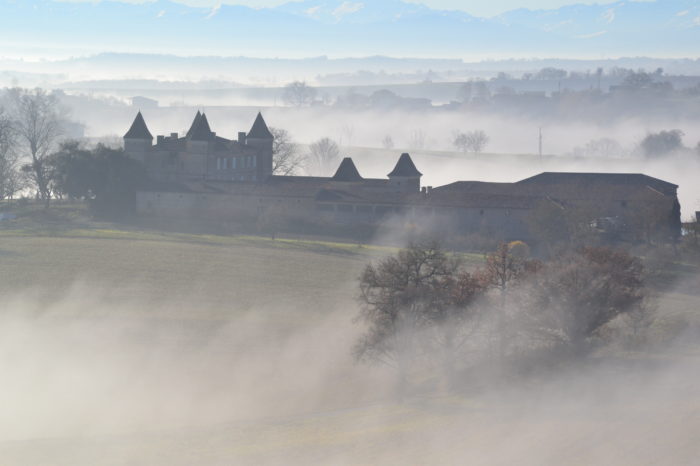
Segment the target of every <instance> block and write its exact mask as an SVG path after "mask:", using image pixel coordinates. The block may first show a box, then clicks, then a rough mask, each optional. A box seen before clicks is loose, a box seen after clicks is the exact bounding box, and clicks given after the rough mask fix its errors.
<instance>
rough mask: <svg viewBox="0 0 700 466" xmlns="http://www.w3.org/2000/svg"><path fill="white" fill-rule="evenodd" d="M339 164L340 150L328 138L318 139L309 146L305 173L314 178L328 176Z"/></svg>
mask: <svg viewBox="0 0 700 466" xmlns="http://www.w3.org/2000/svg"><path fill="white" fill-rule="evenodd" d="M339 162H340V148H339V147H338V144H336V142H335V141H333V140H332V139H329V138H323V139H319V140H318V141H316V142H314V143H313V144H311V146H309V156H308V157H307V159H306V169H307V171H308V172H309V173H310V174H312V175H316V176H326V175H329V174H330V173H331V172H332V171H333V170H334V169H335V168H336V167H337V165H338V163H339Z"/></svg>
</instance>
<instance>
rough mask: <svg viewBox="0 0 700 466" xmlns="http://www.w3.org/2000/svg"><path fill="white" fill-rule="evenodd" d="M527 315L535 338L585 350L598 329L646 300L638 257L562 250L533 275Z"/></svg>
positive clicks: (593, 250)
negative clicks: (531, 296) (563, 251)
mask: <svg viewBox="0 0 700 466" xmlns="http://www.w3.org/2000/svg"><path fill="white" fill-rule="evenodd" d="M534 277H535V279H534V280H533V282H532V286H531V292H532V294H533V299H532V301H531V302H530V303H529V304H530V306H529V310H528V316H529V319H530V328H531V329H532V330H533V331H534V332H535V333H536V335H537V336H538V338H539V339H542V338H543V337H544V338H548V339H550V340H551V341H554V342H558V343H563V344H566V345H569V346H570V348H571V349H572V350H573V351H574V353H575V354H580V353H582V352H584V351H585V350H586V348H587V347H588V345H587V344H588V343H590V341H591V339H592V338H593V337H595V336H596V335H597V334H598V332H599V331H600V329H601V328H603V327H604V326H605V325H607V324H608V323H610V322H611V321H612V320H613V319H615V318H616V317H617V316H619V315H623V314H626V313H628V312H632V311H634V310H636V309H639V308H640V306H643V305H644V303H645V301H646V298H647V296H646V288H645V269H644V266H643V264H642V262H641V261H640V260H639V259H638V258H636V257H634V256H631V255H630V254H628V253H627V252H625V251H622V250H614V249H609V248H583V249H580V250H578V251H568V252H566V253H564V254H562V255H560V256H559V257H557V258H556V259H555V260H553V261H552V262H549V263H547V264H546V265H545V266H544V267H543V268H542V270H540V271H539V273H537V274H535V275H534Z"/></svg>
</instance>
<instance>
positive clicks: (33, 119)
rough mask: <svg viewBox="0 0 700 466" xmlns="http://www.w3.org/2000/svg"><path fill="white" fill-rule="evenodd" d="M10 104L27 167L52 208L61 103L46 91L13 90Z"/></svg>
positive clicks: (38, 189)
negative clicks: (51, 156) (52, 155)
mask: <svg viewBox="0 0 700 466" xmlns="http://www.w3.org/2000/svg"><path fill="white" fill-rule="evenodd" d="M10 100H11V102H12V104H13V107H14V108H13V117H14V120H15V129H16V132H17V137H18V139H19V141H20V142H21V143H22V146H23V152H24V153H25V154H26V155H27V156H28V157H29V158H30V163H29V164H27V165H25V166H24V167H23V171H24V172H25V173H26V174H27V175H28V176H29V178H30V180H31V182H32V184H33V185H34V187H35V188H36V189H37V192H38V193H39V197H40V198H41V199H42V200H43V201H44V203H45V206H46V207H48V206H49V203H50V202H51V195H52V167H51V166H50V163H48V156H49V154H50V153H51V151H52V150H53V149H54V148H55V147H56V144H57V142H58V140H59V138H60V137H61V135H62V134H63V124H64V122H65V113H64V112H63V111H62V109H61V107H60V104H59V102H58V99H57V98H56V97H55V96H54V95H53V94H48V93H47V92H46V91H44V90H43V89H35V90H32V91H29V90H24V89H12V90H11V91H10Z"/></svg>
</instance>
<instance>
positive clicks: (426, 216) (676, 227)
mask: <svg viewBox="0 0 700 466" xmlns="http://www.w3.org/2000/svg"><path fill="white" fill-rule="evenodd" d="M273 142H274V137H273V135H272V134H271V133H270V131H269V129H268V127H267V125H266V124H265V121H264V119H263V117H262V115H261V114H258V115H257V118H256V119H255V122H254V123H253V126H252V128H251V129H250V131H249V132H248V133H239V134H238V139H237V140H229V139H225V138H222V137H220V136H217V135H216V133H214V132H212V131H211V129H210V127H209V123H208V121H207V117H206V115H204V114H200V113H199V112H198V113H197V115H196V116H195V118H194V121H193V122H192V126H191V128H190V130H189V131H188V132H187V134H186V135H184V136H182V137H180V136H178V135H177V134H175V133H173V134H171V135H170V136H168V137H166V136H158V138H157V140H156V144H155V145H154V144H153V136H152V135H151V133H150V132H149V130H148V128H147V126H146V123H145V121H144V119H143V116H142V115H141V113H139V114H138V115H137V116H136V119H135V120H134V123H133V124H132V126H131V128H130V129H129V131H128V132H127V133H126V135H125V136H124V146H125V151H126V153H127V154H128V155H129V156H131V157H133V158H135V159H137V160H140V161H142V162H143V163H144V164H145V165H146V167H147V169H148V172H149V173H150V175H151V178H153V180H154V187H153V188H152V189H150V190H148V191H144V192H140V193H138V194H137V210H138V212H139V213H140V214H142V215H148V216H174V217H183V218H201V219H209V220H214V221H227V222H230V221H236V220H241V221H250V220H251V219H256V218H260V217H261V216H263V215H274V216H278V217H281V218H284V219H285V220H287V221H291V222H302V223H307V224H322V225H329V224H330V225H348V226H351V225H377V224H379V223H382V222H384V221H386V220H387V219H389V218H394V219H396V218H399V219H401V220H402V221H403V222H404V223H406V224H412V225H421V226H430V225H434V226H436V228H439V229H440V230H449V231H451V232H452V233H454V234H463V235H469V234H481V235H485V236H489V237H494V238H500V239H505V240H513V239H522V240H528V239H530V237H531V232H530V230H531V228H530V225H531V222H532V215H533V212H535V211H536V209H538V208H540V207H541V206H543V205H544V206H549V207H551V208H553V209H556V210H561V211H562V215H563V213H564V211H567V210H569V211H571V210H573V209H576V210H577V211H580V212H584V213H585V214H584V215H587V217H586V218H582V219H581V221H582V222H584V224H588V225H590V227H591V228H596V229H600V230H615V231H616V232H618V231H625V230H626V231H627V232H629V230H630V229H635V228H639V229H646V230H648V229H650V228H653V229H654V231H655V232H656V233H658V235H659V236H663V237H665V238H667V239H674V238H677V237H678V236H679V235H680V228H681V223H680V205H679V203H678V199H677V188H678V186H676V185H675V184H672V183H668V182H666V181H663V180H659V179H657V178H653V177H650V176H647V175H643V174H620V173H541V174H539V175H536V176H533V177H530V178H527V179H524V180H522V181H518V182H516V183H487V182H480V181H458V182H455V183H451V184H448V185H445V186H439V187H435V188H431V187H421V181H420V180H421V177H422V176H423V175H422V173H421V172H420V171H418V169H417V168H416V166H415V164H414V163H413V160H412V159H411V157H410V155H409V154H401V156H400V157H399V159H398V161H397V163H396V166H395V167H394V169H393V170H392V171H391V172H390V173H389V174H388V175H387V177H386V178H364V177H362V176H361V175H360V172H359V171H358V170H357V167H356V166H355V164H354V163H353V161H352V159H350V158H345V159H343V161H342V162H341V164H340V166H339V167H338V170H337V171H336V173H335V174H334V175H333V176H332V177H309V176H275V175H273V174H272V156H273V154H272V147H273ZM652 217H653V218H652ZM646 220H648V221H646ZM646 233H647V234H648V231H647V232H646Z"/></svg>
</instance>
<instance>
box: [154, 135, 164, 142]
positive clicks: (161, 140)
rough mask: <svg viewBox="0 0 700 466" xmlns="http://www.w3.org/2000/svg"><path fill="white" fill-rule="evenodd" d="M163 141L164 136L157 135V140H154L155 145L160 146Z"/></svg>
mask: <svg viewBox="0 0 700 466" xmlns="http://www.w3.org/2000/svg"><path fill="white" fill-rule="evenodd" d="M164 141H165V136H161V135H158V138H157V139H156V143H157V144H161V143H162V142H164Z"/></svg>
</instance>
